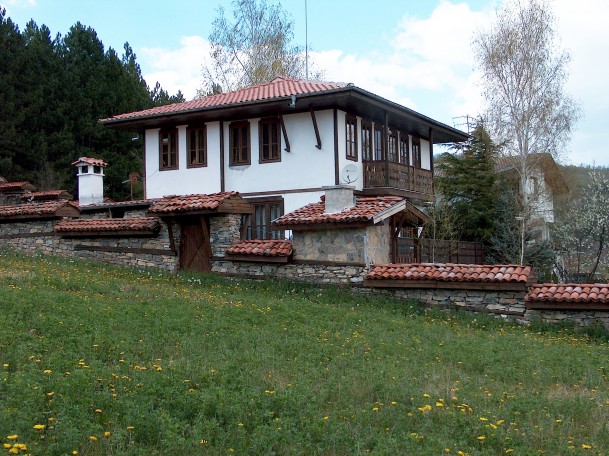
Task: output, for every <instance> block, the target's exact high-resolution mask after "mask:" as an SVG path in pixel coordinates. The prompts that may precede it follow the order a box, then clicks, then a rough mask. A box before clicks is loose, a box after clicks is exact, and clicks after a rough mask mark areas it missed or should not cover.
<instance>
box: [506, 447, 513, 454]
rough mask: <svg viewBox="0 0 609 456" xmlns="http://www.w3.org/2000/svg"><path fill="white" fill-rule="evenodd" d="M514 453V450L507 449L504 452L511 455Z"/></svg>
mask: <svg viewBox="0 0 609 456" xmlns="http://www.w3.org/2000/svg"><path fill="white" fill-rule="evenodd" d="M513 452H514V450H513V449H512V448H508V449H507V450H505V454H512V453H513Z"/></svg>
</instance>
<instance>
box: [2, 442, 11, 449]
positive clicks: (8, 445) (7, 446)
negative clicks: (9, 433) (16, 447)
mask: <svg viewBox="0 0 609 456" xmlns="http://www.w3.org/2000/svg"><path fill="white" fill-rule="evenodd" d="M3 446H4V448H6V449H7V450H8V449H9V448H10V447H11V444H10V443H4V444H3Z"/></svg>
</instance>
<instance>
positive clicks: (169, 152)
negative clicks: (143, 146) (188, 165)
mask: <svg viewBox="0 0 609 456" xmlns="http://www.w3.org/2000/svg"><path fill="white" fill-rule="evenodd" d="M159 151H160V154H159V156H160V161H161V163H160V169H161V170H163V169H178V130H169V131H161V132H160V133H159Z"/></svg>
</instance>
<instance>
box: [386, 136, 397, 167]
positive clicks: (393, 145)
mask: <svg viewBox="0 0 609 456" xmlns="http://www.w3.org/2000/svg"><path fill="white" fill-rule="evenodd" d="M387 152H388V154H389V161H391V162H394V163H397V162H398V132H397V131H394V130H390V131H389V138H388V141H387Z"/></svg>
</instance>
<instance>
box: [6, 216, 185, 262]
mask: <svg viewBox="0 0 609 456" xmlns="http://www.w3.org/2000/svg"><path fill="white" fill-rule="evenodd" d="M58 221H59V220H36V221H29V222H20V223H3V224H0V248H9V249H12V250H16V251H18V252H23V253H27V254H29V255H32V254H35V253H41V254H52V255H58V256H65V257H77V258H84V259H89V260H94V261H99V262H103V263H108V264H114V265H117V266H135V267H150V268H159V269H163V270H166V271H170V272H174V271H177V268H178V261H179V259H178V256H177V254H176V252H173V251H171V249H170V242H169V234H168V230H167V225H166V224H165V223H161V230H160V232H159V233H158V235H157V236H155V237H135V236H134V237H96V238H88V237H77V238H63V237H61V236H59V235H57V234H55V233H54V232H53V227H54V226H55V224H56V223H57V222H58ZM176 231H177V233H176ZM174 236H176V237H177V239H179V227H174Z"/></svg>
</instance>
